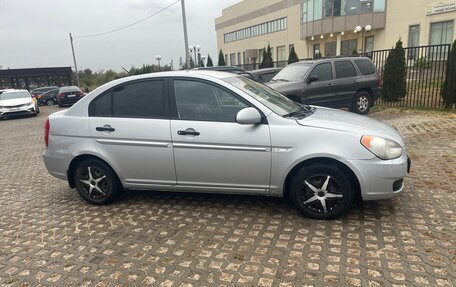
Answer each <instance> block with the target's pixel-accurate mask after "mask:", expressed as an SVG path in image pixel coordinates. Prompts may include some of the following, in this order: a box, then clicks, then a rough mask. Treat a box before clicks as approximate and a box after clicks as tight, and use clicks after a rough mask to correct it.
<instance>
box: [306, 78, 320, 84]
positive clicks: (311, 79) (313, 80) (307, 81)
mask: <svg viewBox="0 0 456 287" xmlns="http://www.w3.org/2000/svg"><path fill="white" fill-rule="evenodd" d="M316 81H318V76H310V77H308V78H307V80H306V83H307V84H310V83H312V82H316Z"/></svg>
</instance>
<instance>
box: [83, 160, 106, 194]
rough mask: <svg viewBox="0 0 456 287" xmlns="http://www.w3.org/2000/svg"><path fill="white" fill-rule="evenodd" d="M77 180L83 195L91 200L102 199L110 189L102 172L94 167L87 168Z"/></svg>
mask: <svg viewBox="0 0 456 287" xmlns="http://www.w3.org/2000/svg"><path fill="white" fill-rule="evenodd" d="M78 180H79V182H80V183H82V184H81V185H80V186H81V188H82V189H83V191H84V192H85V195H86V196H87V197H89V198H91V199H103V198H104V197H106V196H107V194H108V193H109V189H110V188H111V186H110V183H109V181H108V180H107V177H106V174H105V173H104V171H103V170H102V169H100V168H98V167H95V166H88V167H87V169H85V170H84V171H83V172H82V173H81V174H80V177H79V179H78Z"/></svg>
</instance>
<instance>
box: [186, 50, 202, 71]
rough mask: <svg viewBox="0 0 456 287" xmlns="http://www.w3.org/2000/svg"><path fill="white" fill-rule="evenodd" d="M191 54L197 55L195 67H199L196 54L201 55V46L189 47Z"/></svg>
mask: <svg viewBox="0 0 456 287" xmlns="http://www.w3.org/2000/svg"><path fill="white" fill-rule="evenodd" d="M188 49H189V51H190V53H194V54H195V66H196V65H198V59H197V58H196V53H199V51H200V49H201V47H200V45H196V46H190V47H188Z"/></svg>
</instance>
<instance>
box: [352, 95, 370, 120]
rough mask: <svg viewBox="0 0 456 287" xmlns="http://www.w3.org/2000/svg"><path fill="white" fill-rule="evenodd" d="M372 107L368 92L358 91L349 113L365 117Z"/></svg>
mask: <svg viewBox="0 0 456 287" xmlns="http://www.w3.org/2000/svg"><path fill="white" fill-rule="evenodd" d="M371 106H372V100H371V97H370V95H369V93H368V92H366V91H360V92H358V93H356V96H355V99H354V101H353V104H352V107H351V111H352V112H355V113H358V114H361V115H365V114H367V113H368V112H369V110H370V108H371Z"/></svg>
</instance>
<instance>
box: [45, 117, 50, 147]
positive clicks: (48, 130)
mask: <svg viewBox="0 0 456 287" xmlns="http://www.w3.org/2000/svg"><path fill="white" fill-rule="evenodd" d="M50 131H51V124H50V123H49V118H47V119H46V122H44V143H45V144H46V147H48V146H49V132H50Z"/></svg>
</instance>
